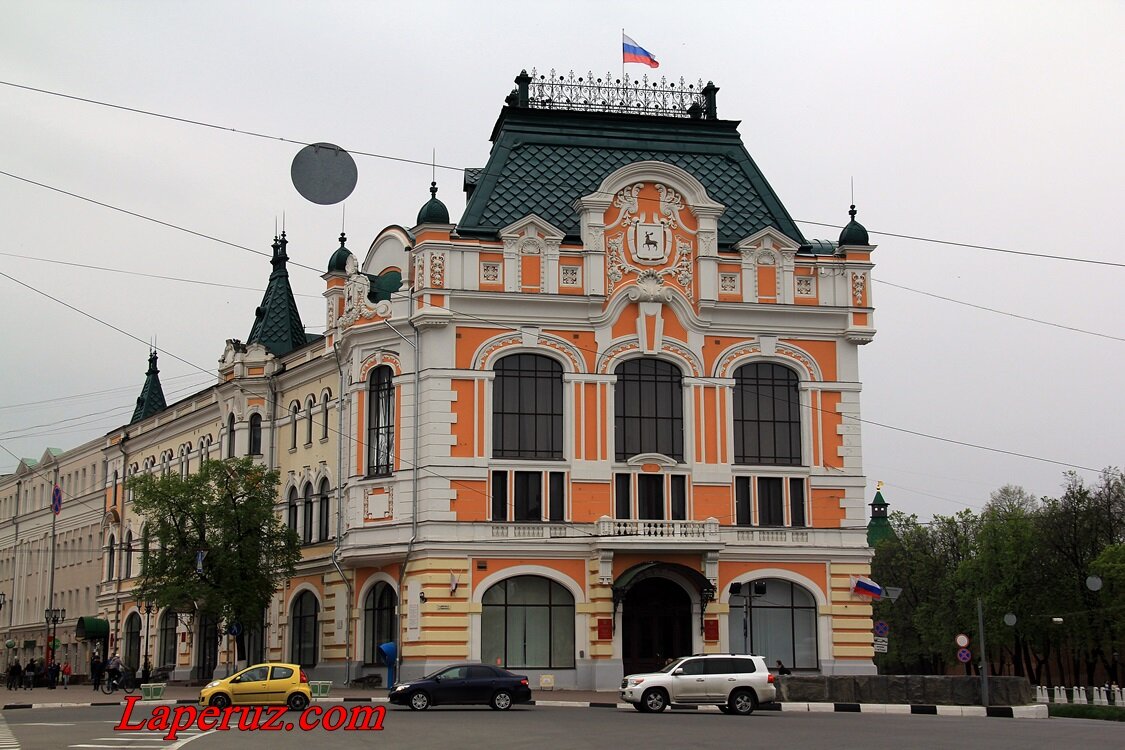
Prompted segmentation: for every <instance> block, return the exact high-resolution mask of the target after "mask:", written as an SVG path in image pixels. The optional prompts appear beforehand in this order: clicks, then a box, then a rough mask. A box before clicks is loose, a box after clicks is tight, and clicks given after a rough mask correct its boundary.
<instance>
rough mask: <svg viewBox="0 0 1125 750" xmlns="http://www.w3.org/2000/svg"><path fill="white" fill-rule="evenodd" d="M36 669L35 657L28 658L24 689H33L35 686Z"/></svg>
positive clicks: (24, 672)
mask: <svg viewBox="0 0 1125 750" xmlns="http://www.w3.org/2000/svg"><path fill="white" fill-rule="evenodd" d="M35 671H36V664H35V660H34V659H28V660H27V666H26V667H24V668H23V689H24V690H31V689H32V688H33V687H35Z"/></svg>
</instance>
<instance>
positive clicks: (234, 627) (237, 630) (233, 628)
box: [227, 622, 242, 638]
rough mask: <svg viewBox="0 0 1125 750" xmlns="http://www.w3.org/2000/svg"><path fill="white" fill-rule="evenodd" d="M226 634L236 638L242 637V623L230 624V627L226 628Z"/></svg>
mask: <svg viewBox="0 0 1125 750" xmlns="http://www.w3.org/2000/svg"><path fill="white" fill-rule="evenodd" d="M227 632H228V633H230V634H231V635H233V636H234V637H235V638H237V637H238V636H240V635H242V623H241V622H232V623H231V624H230V627H229V628H227Z"/></svg>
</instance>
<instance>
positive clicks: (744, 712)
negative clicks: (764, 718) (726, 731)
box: [727, 690, 758, 716]
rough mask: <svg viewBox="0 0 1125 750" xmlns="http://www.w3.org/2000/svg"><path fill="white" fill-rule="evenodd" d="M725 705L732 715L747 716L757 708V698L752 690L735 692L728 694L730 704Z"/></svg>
mask: <svg viewBox="0 0 1125 750" xmlns="http://www.w3.org/2000/svg"><path fill="white" fill-rule="evenodd" d="M727 705H728V706H729V707H730V710H731V712H732V713H736V714H738V715H739V716H749V715H750V714H752V713H754V709H755V708H757V707H758V698H757V696H755V695H754V691H752V690H735V691H734V692H733V693H731V694H730V703H728V704H727Z"/></svg>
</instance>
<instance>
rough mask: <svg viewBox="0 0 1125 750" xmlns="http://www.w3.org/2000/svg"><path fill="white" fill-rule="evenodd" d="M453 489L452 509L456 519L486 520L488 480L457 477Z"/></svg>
mask: <svg viewBox="0 0 1125 750" xmlns="http://www.w3.org/2000/svg"><path fill="white" fill-rule="evenodd" d="M453 489H454V493H455V494H454V496H453V511H454V512H455V513H456V515H457V520H458V521H487V520H488V482H486V481H483V480H481V481H473V480H469V479H459V480H457V482H456V483H454V485H453Z"/></svg>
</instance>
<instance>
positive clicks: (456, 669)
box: [389, 664, 531, 711]
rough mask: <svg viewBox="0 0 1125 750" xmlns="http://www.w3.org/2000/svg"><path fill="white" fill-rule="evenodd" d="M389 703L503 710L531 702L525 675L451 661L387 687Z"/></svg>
mask: <svg viewBox="0 0 1125 750" xmlns="http://www.w3.org/2000/svg"><path fill="white" fill-rule="evenodd" d="M389 698H390V701H391V703H397V704H399V705H402V706H410V708H412V709H413V710H415V711H423V710H425V709H427V708H429V707H430V706H445V705H450V704H472V703H479V704H482V705H483V704H486V703H487V704H488V705H489V706H491V707H492V708H493V709H495V710H496V711H507V710H508V709H509V708H511V707H512V704H513V703H529V702H531V688H530V687H529V686H528V684H527V677H526V676H525V675H522V674H512V673H511V672H509V671H508V670H506V669H500V667H490V666H488V665H487V664H454V665H453V666H449V667H442V668H441V669H439V670H438V671H436V672H434V673H433V674H430V675H427V676H425V677H423V678H422V679H420V680H413V681H411V682H401V683H399V684H397V685H395V686H394V687H393V688H392V689H391V694H390V696H389Z"/></svg>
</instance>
